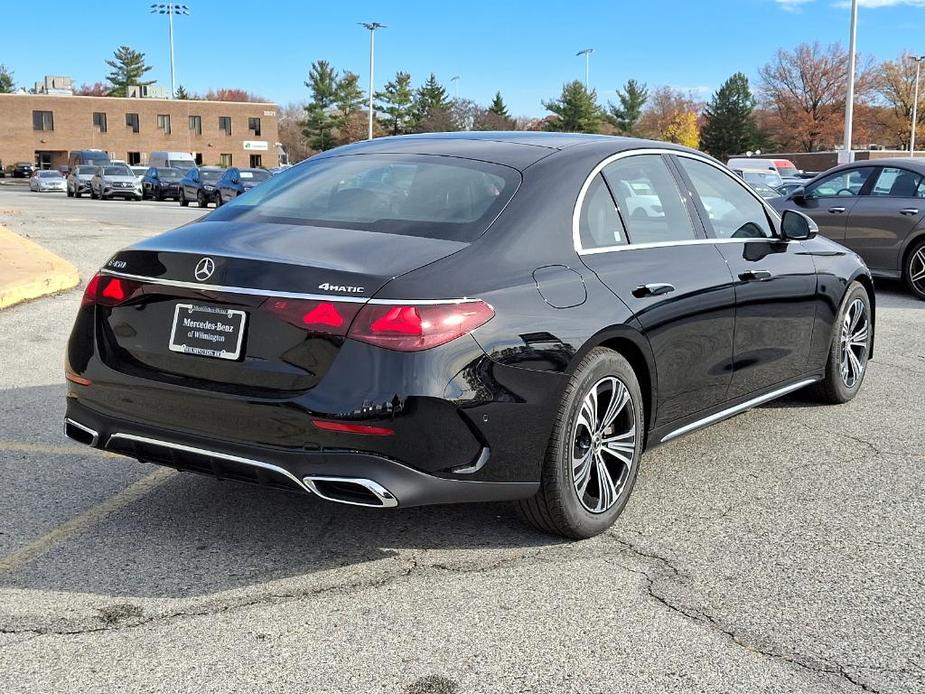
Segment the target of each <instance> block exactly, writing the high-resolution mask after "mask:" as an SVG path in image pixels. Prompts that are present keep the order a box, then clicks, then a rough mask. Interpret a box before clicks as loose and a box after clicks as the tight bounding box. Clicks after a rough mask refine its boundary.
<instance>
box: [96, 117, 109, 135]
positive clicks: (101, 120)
mask: <svg viewBox="0 0 925 694" xmlns="http://www.w3.org/2000/svg"><path fill="white" fill-rule="evenodd" d="M93 127H94V128H97V129H98V130H99V131H100V132H101V133H104V132H106V130H107V128H106V114H105V113H94V114H93Z"/></svg>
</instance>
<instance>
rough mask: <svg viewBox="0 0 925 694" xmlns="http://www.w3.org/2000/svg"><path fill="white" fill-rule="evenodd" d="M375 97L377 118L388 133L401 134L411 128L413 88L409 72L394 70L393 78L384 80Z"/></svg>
mask: <svg viewBox="0 0 925 694" xmlns="http://www.w3.org/2000/svg"><path fill="white" fill-rule="evenodd" d="M375 97H376V111H377V112H378V114H379V120H380V121H381V122H382V127H383V128H384V129H385V131H386V132H387V133H389V135H402V134H404V133H406V132H408V131H409V130H410V129H411V126H412V120H413V117H414V113H413V105H414V90H413V89H412V88H411V74H410V73H407V72H401V71H399V72H396V73H395V78H394V79H392V80H390V81H388V82H386V83H385V87H383V88H382V91H381V92H376V94H375Z"/></svg>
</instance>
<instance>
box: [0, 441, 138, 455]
mask: <svg viewBox="0 0 925 694" xmlns="http://www.w3.org/2000/svg"><path fill="white" fill-rule="evenodd" d="M3 451H15V452H16V453H43V454H45V455H91V456H97V457H100V458H122V457H124V456H120V455H117V454H115V453H111V452H109V451H103V450H100V449H99V448H90V447H89V446H68V445H58V444H48V443H28V442H26V441H10V440H8V439H0V455H2V453H3Z"/></svg>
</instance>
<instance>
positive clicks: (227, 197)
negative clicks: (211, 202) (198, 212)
mask: <svg viewBox="0 0 925 694" xmlns="http://www.w3.org/2000/svg"><path fill="white" fill-rule="evenodd" d="M271 175H272V174H271V173H270V172H269V171H267V170H266V169H239V168H237V167H235V166H232V167H231V168H228V169H226V170H225V173H224V174H222V177H221V178H220V179H218V183H216V185H215V187H216V188H218V197H217V198H216V200H215V204H216V205H219V206H221V205H224V204H225V203H226V202H231V201H232V200H234V199H235V198H236V197H238V196H239V195H242V194H244V193H246V192H247V191H249V190H250V189H251V188H254V187H256V186H258V185H260V184H261V183H263V182H264V181H267V180H269V179H270V176H271Z"/></svg>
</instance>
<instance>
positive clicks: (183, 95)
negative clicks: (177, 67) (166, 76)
mask: <svg viewBox="0 0 925 694" xmlns="http://www.w3.org/2000/svg"><path fill="white" fill-rule="evenodd" d="M174 98H175V99H189V98H190V95H189V92H188V91H186V88H185V87H184V86H183V85H182V84H181V85H180V86H179V87H177V93H176V94H174Z"/></svg>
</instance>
